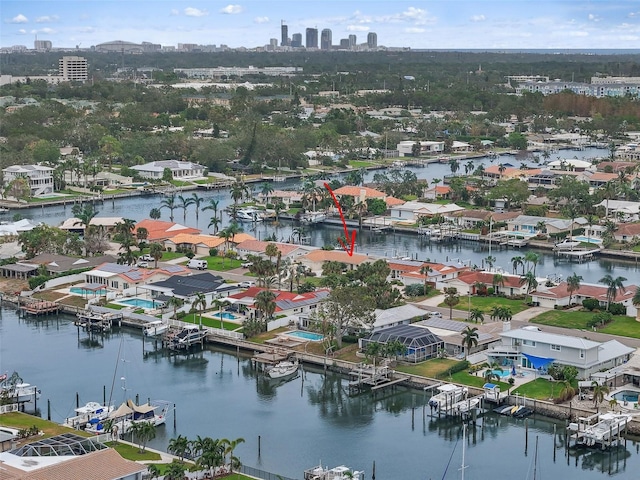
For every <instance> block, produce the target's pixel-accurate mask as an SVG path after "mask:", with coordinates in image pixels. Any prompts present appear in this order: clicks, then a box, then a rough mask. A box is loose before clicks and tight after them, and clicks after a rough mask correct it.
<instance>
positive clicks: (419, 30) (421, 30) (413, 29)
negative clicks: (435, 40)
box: [404, 27, 427, 33]
mask: <svg viewBox="0 0 640 480" xmlns="http://www.w3.org/2000/svg"><path fill="white" fill-rule="evenodd" d="M404 31H405V32H406V33H424V32H426V31H427V29H426V28H419V27H407V28H405V29H404Z"/></svg>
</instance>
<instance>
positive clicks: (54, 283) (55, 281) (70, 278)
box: [38, 273, 85, 290]
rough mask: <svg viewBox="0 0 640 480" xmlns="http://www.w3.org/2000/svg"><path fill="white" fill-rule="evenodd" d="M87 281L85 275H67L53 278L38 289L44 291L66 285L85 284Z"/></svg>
mask: <svg viewBox="0 0 640 480" xmlns="http://www.w3.org/2000/svg"><path fill="white" fill-rule="evenodd" d="M84 279H85V276H84V273H74V274H73V275H66V276H64V277H57V278H52V279H51V280H47V281H46V282H44V283H43V284H42V285H40V286H39V287H38V290H44V289H45V288H53V287H59V286H60V285H64V284H65V283H75V282H83V281H84Z"/></svg>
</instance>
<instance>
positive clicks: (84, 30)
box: [77, 27, 96, 33]
mask: <svg viewBox="0 0 640 480" xmlns="http://www.w3.org/2000/svg"><path fill="white" fill-rule="evenodd" d="M77 30H78V32H80V33H93V32H95V31H96V29H95V27H78V28H77Z"/></svg>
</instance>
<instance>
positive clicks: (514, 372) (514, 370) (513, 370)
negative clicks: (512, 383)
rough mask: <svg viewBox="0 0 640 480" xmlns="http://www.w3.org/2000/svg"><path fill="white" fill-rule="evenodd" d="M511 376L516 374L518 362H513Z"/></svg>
mask: <svg viewBox="0 0 640 480" xmlns="http://www.w3.org/2000/svg"><path fill="white" fill-rule="evenodd" d="M511 376H512V377H515V376H516V364H515V363H513V364H511Z"/></svg>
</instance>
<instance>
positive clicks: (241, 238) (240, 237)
mask: <svg viewBox="0 0 640 480" xmlns="http://www.w3.org/2000/svg"><path fill="white" fill-rule="evenodd" d="M255 239H256V237H254V236H253V235H249V234H248V233H244V232H240V233H236V235H235V237H233V243H235V244H236V245H238V244H240V243H242V242H245V241H247V240H255Z"/></svg>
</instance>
